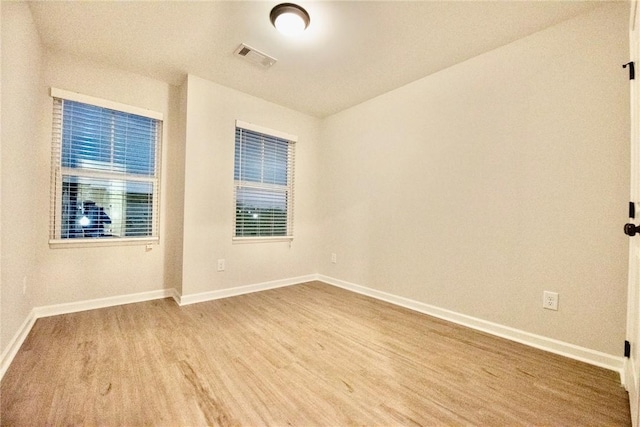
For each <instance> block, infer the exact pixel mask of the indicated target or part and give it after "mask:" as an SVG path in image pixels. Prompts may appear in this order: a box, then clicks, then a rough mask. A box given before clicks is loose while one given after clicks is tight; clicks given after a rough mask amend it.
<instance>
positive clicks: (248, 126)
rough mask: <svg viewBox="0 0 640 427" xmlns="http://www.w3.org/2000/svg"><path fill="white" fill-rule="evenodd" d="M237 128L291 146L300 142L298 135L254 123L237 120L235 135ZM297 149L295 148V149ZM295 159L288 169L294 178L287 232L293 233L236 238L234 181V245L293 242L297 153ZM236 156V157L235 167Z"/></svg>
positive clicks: (232, 239) (235, 188) (234, 187)
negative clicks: (278, 140)
mask: <svg viewBox="0 0 640 427" xmlns="http://www.w3.org/2000/svg"><path fill="white" fill-rule="evenodd" d="M237 128H241V129H245V130H248V131H252V132H258V133H262V134H265V135H269V136H272V137H276V138H279V139H285V140H287V141H288V142H289V144H291V145H295V144H296V143H297V142H298V137H297V136H296V135H293V134H289V133H286V132H282V131H278V130H274V129H270V128H267V127H264V126H260V125H256V124H254V123H249V122H245V121H242V120H236V121H235V126H234V134H235V131H236V129H237ZM234 146H235V138H234ZM294 149H295V147H294ZM293 156H294V158H293V161H292V164H291V165H289V164H287V169H290V170H291V174H292V176H291V177H289V179H290V180H291V187H290V193H291V200H292V201H291V204H290V205H287V216H291V219H290V220H289V219H287V224H288V226H289V225H290V226H291V230H287V231H291V233H290V234H289V235H287V236H250V237H246V236H236V221H237V215H236V191H237V187H238V184H237V181H236V180H235V179H234V180H233V210H234V214H233V234H232V238H231V241H232V243H233V244H236V243H237V244H244V243H266V242H289V244H291V242H292V241H293V237H294V235H293V214H294V206H293V205H294V202H295V197H294V193H295V179H294V178H295V152H294V155H293ZM235 160H236V159H235V156H234V166H235Z"/></svg>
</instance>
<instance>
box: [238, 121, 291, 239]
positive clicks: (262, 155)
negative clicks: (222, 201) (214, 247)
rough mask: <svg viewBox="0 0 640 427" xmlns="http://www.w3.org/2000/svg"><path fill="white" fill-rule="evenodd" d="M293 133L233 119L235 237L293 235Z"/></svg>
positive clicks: (284, 236) (282, 236)
mask: <svg viewBox="0 0 640 427" xmlns="http://www.w3.org/2000/svg"><path fill="white" fill-rule="evenodd" d="M296 139H297V138H296V137H295V136H291V135H286V134H284V133H281V132H277V131H272V130H269V129H264V128H261V127H259V126H256V125H252V124H249V123H244V122H241V121H237V122H236V145H235V167H234V183H235V191H234V196H235V208H236V215H235V231H234V238H235V239H236V240H240V239H263V238H265V239H274V238H280V239H281V238H287V239H291V238H292V237H293V166H294V154H295V153H294V147H295V141H296Z"/></svg>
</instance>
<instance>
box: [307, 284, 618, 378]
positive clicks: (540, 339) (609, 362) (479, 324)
mask: <svg viewBox="0 0 640 427" xmlns="http://www.w3.org/2000/svg"><path fill="white" fill-rule="evenodd" d="M317 280H320V281H322V282H325V283H328V284H330V285H333V286H337V287H340V288H343V289H347V290H349V291H352V292H357V293H359V294H362V295H366V296H370V297H372V298H376V299H379V300H382V301H386V302H389V303H391V304H395V305H399V306H401V307H405V308H408V309H410V310H414V311H417V312H420V313H424V314H427V315H429V316H433V317H437V318H439V319H443V320H447V321H449V322H453V323H457V324H459V325H462V326H466V327H469V328H472V329H476V330H479V331H482V332H486V333H489V334H491V335H496V336H499V337H501V338H506V339H508V340H511V341H515V342H519V343H521V344H525V345H528V346H530V347H535V348H538V349H541V350H545V351H548V352H551V353H555V354H559V355H562V356H566V357H569V358H571V359H575V360H579V361H581V362H585V363H589V364H591V365H595V366H599V367H602V368H605V369H609V370H612V371H616V372H618V373H619V374H620V381H621V383H622V384H625V383H626V381H625V369H624V357H617V356H613V355H611V354H607V353H602V352H599V351H596V350H591V349H588V348H585V347H580V346H577V345H574V344H570V343H566V342H564V341H559V340H555V339H552V338H547V337H544V336H541V335H536V334H532V333H530V332H526V331H522V330H520V329H515V328H511V327H509V326H504V325H500V324H497V323H493V322H489V321H486V320H482V319H478V318H475V317H471V316H467V315H465V314H460V313H456V312H454V311H450V310H446V309H443V308H439V307H435V306H433V305H429V304H425V303H422V302H418V301H414V300H411V299H408V298H404V297H400V296H396V295H393V294H389V293H387V292H382V291H378V290H375V289H371V288H367V287H365V286H361V285H356V284H354V283H349V282H345V281H343V280H338V279H334V278H332V277H327V276H323V275H318V276H317Z"/></svg>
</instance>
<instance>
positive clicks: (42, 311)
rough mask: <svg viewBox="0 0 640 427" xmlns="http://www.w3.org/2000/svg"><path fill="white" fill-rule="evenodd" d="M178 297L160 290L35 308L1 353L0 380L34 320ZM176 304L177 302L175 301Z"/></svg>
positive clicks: (165, 290) (170, 291)
mask: <svg viewBox="0 0 640 427" xmlns="http://www.w3.org/2000/svg"><path fill="white" fill-rule="evenodd" d="M177 295H178V293H177V291H176V290H175V289H173V288H172V289H161V290H158V291H150V292H140V293H136V294H129V295H119V296H115V297H107V298H99V299H93V300H88V301H77V302H71V303H65V304H55V305H47V306H43V307H35V308H34V309H33V310H31V312H30V313H29V315H28V316H27V318H26V319H25V321H24V323H23V324H22V326H20V328H19V329H18V332H17V333H16V335H15V336H14V337H13V339H12V340H11V342H10V343H9V345H8V346H7V347H6V349H5V351H4V352H3V353H2V358H1V359H0V380H2V377H4V374H5V373H6V371H7V369H9V365H11V362H12V361H13V359H14V357H16V354H17V353H18V350H20V347H21V346H22V344H23V343H24V341H25V340H26V339H27V335H29V332H31V328H33V325H34V324H35V323H36V320H38V319H40V318H42V317H49V316H57V315H60V314H69V313H76V312H79V311H85V310H94V309H97V308H106V307H113V306H117V305H123V304H132V303H136V302H144V301H151V300H156V299H162V298H167V297H172V298H173V299H174V300H175V299H176V296H177ZM176 302H177V301H176Z"/></svg>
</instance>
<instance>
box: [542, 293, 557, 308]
mask: <svg viewBox="0 0 640 427" xmlns="http://www.w3.org/2000/svg"><path fill="white" fill-rule="evenodd" d="M542 308H546V309H547V310H558V293H557V292H550V291H544V292H543V293H542Z"/></svg>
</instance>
